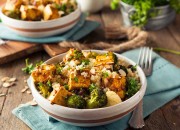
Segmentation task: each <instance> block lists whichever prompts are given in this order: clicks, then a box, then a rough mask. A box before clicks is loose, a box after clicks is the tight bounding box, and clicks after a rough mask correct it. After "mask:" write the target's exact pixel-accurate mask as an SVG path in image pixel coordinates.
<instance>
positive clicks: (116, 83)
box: [103, 77, 126, 99]
mask: <svg viewBox="0 0 180 130" xmlns="http://www.w3.org/2000/svg"><path fill="white" fill-rule="evenodd" d="M103 81H104V84H106V86H107V87H108V88H109V89H110V90H112V91H115V92H116V93H117V94H118V95H119V97H120V98H121V99H124V97H125V91H126V89H125V87H126V78H125V77H121V78H110V79H108V82H107V80H103ZM105 81H106V82H105Z"/></svg>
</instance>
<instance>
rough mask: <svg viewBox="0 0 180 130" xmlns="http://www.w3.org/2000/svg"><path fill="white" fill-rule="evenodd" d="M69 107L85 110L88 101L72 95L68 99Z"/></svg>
mask: <svg viewBox="0 0 180 130" xmlns="http://www.w3.org/2000/svg"><path fill="white" fill-rule="evenodd" d="M67 106H68V107H72V108H79V109H83V108H85V107H86V101H85V100H84V99H83V98H82V97H81V96H79V95H72V96H70V97H69V98H68V99H67Z"/></svg>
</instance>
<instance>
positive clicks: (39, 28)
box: [0, 6, 81, 38]
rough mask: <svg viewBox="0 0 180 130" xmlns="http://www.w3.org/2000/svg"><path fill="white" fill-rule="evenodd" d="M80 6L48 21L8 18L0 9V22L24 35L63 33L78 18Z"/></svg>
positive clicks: (38, 35)
mask: <svg viewBox="0 0 180 130" xmlns="http://www.w3.org/2000/svg"><path fill="white" fill-rule="evenodd" d="M80 15H81V9H80V6H78V8H77V9H76V10H75V11H74V12H72V13H70V14H69V15H66V16H64V17H61V18H57V19H54V20H49V21H23V20H17V19H13V18H10V17H8V16H6V15H4V14H3V13H2V9H1V11H0V17H1V20H2V23H3V24H4V25H5V26H7V27H8V28H10V29H11V30H12V31H13V32H15V33H17V34H18V35H21V36H24V37H31V38H39V37H47V36H52V35H56V34H61V33H64V32H66V31H68V30H70V29H71V28H72V27H74V26H75V25H76V23H77V22H78V21H79V20H80Z"/></svg>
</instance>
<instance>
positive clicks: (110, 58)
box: [95, 52, 114, 66]
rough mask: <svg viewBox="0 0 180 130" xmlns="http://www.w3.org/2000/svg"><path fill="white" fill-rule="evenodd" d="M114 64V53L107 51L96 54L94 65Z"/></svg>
mask: <svg viewBox="0 0 180 130" xmlns="http://www.w3.org/2000/svg"><path fill="white" fill-rule="evenodd" d="M109 64H114V54H113V53H112V52H108V53H107V54H104V55H98V56H96V62H95V66H100V65H109Z"/></svg>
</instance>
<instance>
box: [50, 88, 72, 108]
mask: <svg viewBox="0 0 180 130" xmlns="http://www.w3.org/2000/svg"><path fill="white" fill-rule="evenodd" d="M71 94H72V93H71V92H69V91H68V90H66V89H65V88H64V87H63V86H61V87H60V88H59V89H58V90H57V89H56V90H55V89H54V90H53V91H52V92H51V94H50V96H49V98H48V100H49V101H50V102H51V103H52V104H58V105H62V106H66V102H65V99H66V97H68V96H70V95H71Z"/></svg>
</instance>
